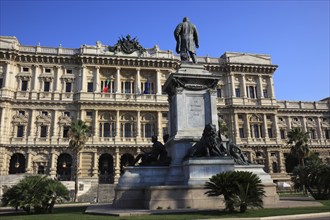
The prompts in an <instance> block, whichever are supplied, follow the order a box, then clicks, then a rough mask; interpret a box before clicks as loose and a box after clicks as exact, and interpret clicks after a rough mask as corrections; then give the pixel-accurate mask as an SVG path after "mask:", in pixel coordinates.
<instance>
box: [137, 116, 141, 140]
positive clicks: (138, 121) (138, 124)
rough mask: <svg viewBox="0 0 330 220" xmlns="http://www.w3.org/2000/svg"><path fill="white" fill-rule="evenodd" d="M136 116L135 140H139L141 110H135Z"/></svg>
mask: <svg viewBox="0 0 330 220" xmlns="http://www.w3.org/2000/svg"><path fill="white" fill-rule="evenodd" d="M136 118H137V122H136V129H137V131H136V140H137V141H141V138H142V137H141V112H140V111H139V110H138V111H137V112H136Z"/></svg>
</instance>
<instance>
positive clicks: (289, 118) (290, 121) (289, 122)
mask: <svg viewBox="0 0 330 220" xmlns="http://www.w3.org/2000/svg"><path fill="white" fill-rule="evenodd" d="M291 129H292V119H291V117H290V116H289V117H288V130H291Z"/></svg>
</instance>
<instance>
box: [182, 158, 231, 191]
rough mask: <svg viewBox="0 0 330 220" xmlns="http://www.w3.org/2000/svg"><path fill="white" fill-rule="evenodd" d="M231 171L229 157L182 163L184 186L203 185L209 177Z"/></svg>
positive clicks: (198, 159) (197, 159) (190, 160)
mask: <svg viewBox="0 0 330 220" xmlns="http://www.w3.org/2000/svg"><path fill="white" fill-rule="evenodd" d="M233 169H234V160H233V159H232V158H231V157H223V158H194V159H189V160H187V161H184V162H183V173H184V184H186V185H204V184H205V182H207V181H209V179H210V177H212V176H214V175H216V174H218V173H223V172H227V171H232V170H233Z"/></svg>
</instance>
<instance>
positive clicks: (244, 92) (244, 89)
mask: <svg viewBox="0 0 330 220" xmlns="http://www.w3.org/2000/svg"><path fill="white" fill-rule="evenodd" d="M245 82H246V81H245V75H244V74H242V75H241V90H242V91H241V94H242V95H243V97H244V98H247V94H246V83H245Z"/></svg>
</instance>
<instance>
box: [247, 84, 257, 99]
mask: <svg viewBox="0 0 330 220" xmlns="http://www.w3.org/2000/svg"><path fill="white" fill-rule="evenodd" d="M249 92H250V98H252V99H254V98H256V96H255V93H254V86H249Z"/></svg>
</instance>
